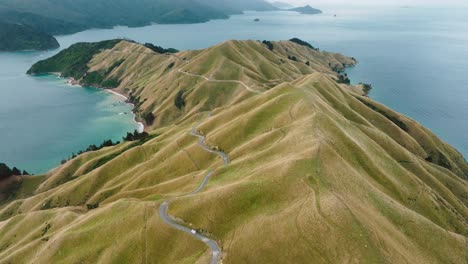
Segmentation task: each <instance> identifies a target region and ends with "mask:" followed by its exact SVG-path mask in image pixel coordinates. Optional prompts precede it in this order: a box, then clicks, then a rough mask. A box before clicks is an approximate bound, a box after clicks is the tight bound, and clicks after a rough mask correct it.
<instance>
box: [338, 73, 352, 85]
mask: <svg viewBox="0 0 468 264" xmlns="http://www.w3.org/2000/svg"><path fill="white" fill-rule="evenodd" d="M337 82H338V83H344V84H351V80H350V79H349V78H348V74H346V73H345V74H339V75H338V80H337Z"/></svg>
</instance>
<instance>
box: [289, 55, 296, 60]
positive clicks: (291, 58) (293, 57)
mask: <svg viewBox="0 0 468 264" xmlns="http://www.w3.org/2000/svg"><path fill="white" fill-rule="evenodd" d="M288 59H290V60H292V61H297V57H296V56H288Z"/></svg>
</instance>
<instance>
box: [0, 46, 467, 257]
mask: <svg viewBox="0 0 468 264" xmlns="http://www.w3.org/2000/svg"><path fill="white" fill-rule="evenodd" d="M297 42H299V41H297V40H296V42H292V41H280V42H268V41H265V42H263V43H262V42H260V41H227V42H224V43H221V44H219V45H216V46H213V47H210V48H207V49H204V50H196V51H181V52H178V53H175V54H160V53H156V52H154V51H152V50H151V49H148V48H146V47H145V46H143V45H140V44H137V43H131V42H127V41H118V43H116V44H115V45H112V47H106V49H102V50H100V51H99V52H98V53H96V54H94V55H93V56H92V58H91V59H90V60H89V61H88V63H87V66H86V67H87V69H86V73H85V74H83V76H84V75H86V76H87V75H89V74H92V73H93V72H100V73H102V74H104V73H105V74H104V75H103V77H104V78H113V79H117V80H118V81H119V85H118V87H116V89H117V90H118V91H119V92H121V93H125V94H127V95H128V96H129V97H131V98H133V100H134V101H136V102H138V104H136V106H137V107H138V109H139V111H140V113H141V114H142V113H148V112H151V113H152V114H153V115H154V117H155V120H154V123H153V124H152V125H151V126H148V127H147V132H149V134H150V137H149V138H148V139H146V140H145V141H134V142H125V143H122V144H119V145H117V146H113V147H106V148H103V149H101V150H99V151H94V152H87V153H85V154H82V155H80V156H78V157H77V158H75V159H73V160H71V161H68V162H67V163H66V164H64V165H63V166H61V167H59V168H58V169H56V170H55V171H53V172H51V173H50V174H47V175H43V176H40V177H37V178H25V179H24V180H23V182H22V185H21V187H20V189H19V191H18V195H17V198H16V199H14V200H10V201H7V202H4V203H3V204H2V205H1V206H0V262H2V263H9V262H11V263H28V262H31V261H32V260H34V262H35V263H94V262H100V263H116V262H121V263H129V262H134V261H135V260H141V261H142V262H145V263H146V262H152V261H154V260H157V261H158V263H207V261H208V259H209V254H210V252H209V251H208V248H207V247H206V246H205V245H204V244H203V243H201V242H199V241H198V240H195V239H194V238H193V237H192V236H190V235H187V234H185V233H183V232H180V231H178V230H177V229H173V228H171V227H169V226H167V225H165V223H164V222H163V221H162V220H161V219H160V217H159V215H158V212H159V211H158V208H159V206H160V205H161V203H162V202H163V201H164V200H166V199H168V198H170V197H178V196H180V195H181V194H184V193H189V192H191V191H193V190H194V189H196V188H197V187H198V186H199V184H200V182H201V181H202V179H203V178H204V176H205V175H206V173H207V171H209V170H213V172H214V174H213V175H212V177H211V179H210V180H209V182H208V185H207V186H206V187H205V188H204V189H203V190H202V191H201V192H200V193H198V194H194V195H190V196H185V197H182V198H177V199H175V200H174V201H173V202H172V203H171V205H170V207H169V213H170V214H171V215H173V216H175V217H176V218H177V219H178V221H179V222H180V223H182V224H184V225H186V226H187V227H190V228H194V229H197V230H199V231H200V232H202V233H203V234H205V235H206V236H208V237H211V238H212V239H214V240H216V241H218V244H219V245H220V246H221V248H222V251H223V263H311V262H314V263H348V262H349V263H465V262H466V239H467V235H468V233H467V223H466V219H467V217H468V210H467V202H468V197H467V195H466V194H467V192H468V186H467V177H468V165H467V163H466V161H465V160H464V159H463V157H462V156H461V155H460V154H459V153H458V152H457V151H456V150H455V149H453V148H452V147H451V146H449V145H448V144H446V143H444V142H443V141H441V140H440V139H438V138H437V137H436V136H435V135H434V134H432V133H431V132H430V131H429V130H427V129H425V128H424V127H422V126H421V125H419V124H418V123H417V122H415V121H414V120H411V119H410V118H408V117H405V116H403V115H401V114H399V113H397V112H395V111H393V110H391V109H389V108H387V107H385V106H383V105H381V104H379V103H377V102H375V101H373V100H372V99H370V98H367V97H365V96H363V95H362V91H361V90H360V88H359V87H352V86H348V85H346V84H340V83H338V82H337V80H338V73H337V72H336V70H337V69H342V68H343V67H344V66H346V65H352V64H354V63H356V61H355V60H354V59H351V58H348V57H345V56H343V55H340V54H335V53H328V52H320V51H318V50H317V49H312V48H310V47H308V46H307V45H301V44H298V43H297ZM95 45H98V44H95ZM71 49H73V47H71ZM57 56H61V55H57ZM58 58H59V57H55V58H52V59H49V60H46V61H45V62H43V63H46V64H47V63H50V62H54V61H59V60H58ZM117 62H119V63H118V66H115V65H116V63H117ZM61 67H62V69H70V68H71V66H70V65H68V64H67V63H63V64H62V65H61ZM58 70H60V69H58ZM82 78H84V77H82ZM80 80H81V79H80ZM181 91H182V92H181ZM181 101H183V102H184V103H183V104H181V103H179V104H176V102H181ZM193 127H196V130H197V131H199V133H201V134H203V135H205V136H206V137H207V143H208V144H209V145H210V146H212V147H213V148H215V149H221V150H223V151H224V152H225V153H227V154H228V156H229V158H230V160H231V163H230V164H229V165H228V166H224V165H223V162H222V160H221V159H219V157H218V156H216V155H214V154H210V153H209V152H207V151H205V150H203V149H202V148H200V146H199V145H198V144H197V140H198V139H197V138H196V137H194V136H192V135H191V134H190V131H191V130H192V128H193Z"/></svg>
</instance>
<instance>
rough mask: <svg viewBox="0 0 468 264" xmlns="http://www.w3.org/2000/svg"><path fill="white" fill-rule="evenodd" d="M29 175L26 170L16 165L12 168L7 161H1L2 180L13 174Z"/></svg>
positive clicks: (0, 176)
mask: <svg viewBox="0 0 468 264" xmlns="http://www.w3.org/2000/svg"><path fill="white" fill-rule="evenodd" d="M15 175H16V176H20V175H29V173H28V172H27V171H25V170H23V171H21V170H19V169H18V168H16V167H13V168H12V169H10V167H8V166H7V165H6V164H5V163H0V180H3V179H6V178H9V177H11V176H15Z"/></svg>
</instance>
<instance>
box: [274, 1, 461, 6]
mask: <svg viewBox="0 0 468 264" xmlns="http://www.w3.org/2000/svg"><path fill="white" fill-rule="evenodd" d="M268 1H270V2H275V1H280V2H286V3H291V4H293V5H305V4H310V5H312V6H314V5H323V4H346V5H350V4H373V5H377V4H384V5H385V4H386V5H428V4H431V5H466V4H467V2H468V1H467V0H352V1H351V0H268Z"/></svg>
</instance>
